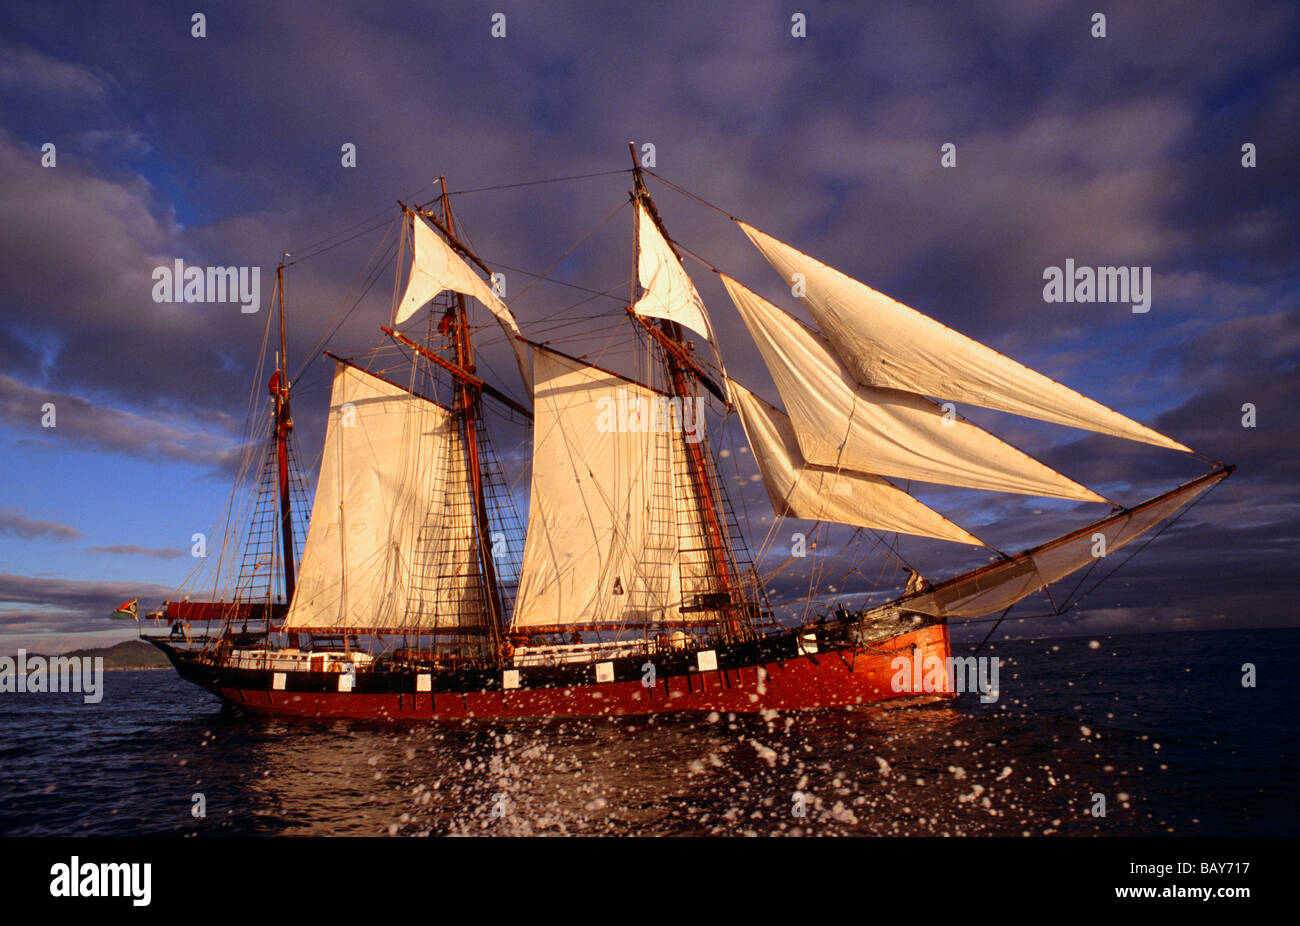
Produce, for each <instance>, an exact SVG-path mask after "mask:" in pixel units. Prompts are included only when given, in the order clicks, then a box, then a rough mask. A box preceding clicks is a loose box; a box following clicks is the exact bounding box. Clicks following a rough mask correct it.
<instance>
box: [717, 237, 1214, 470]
mask: <svg viewBox="0 0 1300 926" xmlns="http://www.w3.org/2000/svg"><path fill="white" fill-rule="evenodd" d="M738 224H739V225H740V227H741V229H742V230H743V231H744V232H745V234H746V235H747V236H749V239H750V241H752V242H753V243H754V246H755V247H757V248H758V250H759V252H760V253H762V255H763V256H764V257H765V258H767V260H768V262H769V263H771V265H772V266H773V267H774V268H776V271H777V272H778V273H780V274H781V276H782V277H783V278H784V279H785V280H786V282H787V284H790V285H791V286H792V288H794V291H795V292H796V293H802V295H801V296H800V298H801V299H802V300H803V303H804V305H806V306H807V307H808V311H809V312H810V313H811V314H812V316H813V318H814V319H815V320H816V322H817V327H818V328H819V329H820V330H821V332H822V333H823V334H825V336H826V338H827V340H828V341H829V342H830V344H831V346H832V347H833V348H834V350H835V353H836V355H837V356H838V358H839V359H840V361H841V362H842V363H843V364H844V365H845V367H846V368H847V369H848V370H849V371H850V372H851V373H852V374H853V376H854V378H855V379H856V380H857V382H859V383H861V384H862V385H864V386H876V387H882V388H886V389H902V390H906V391H908V392H913V393H917V394H919V395H924V396H932V397H934V398H938V399H949V400H952V401H954V402H969V403H970V404H972V405H979V406H982V407H985V408H995V409H1000V410H1001V411H1006V412H1013V413H1015V414H1017V415H1024V416H1026V417H1029V418H1038V419H1041V420H1043V421H1051V422H1055V423H1057V424H1064V425H1069V426H1071V427H1075V428H1083V429H1085V430H1089V431H1096V432H1099V433H1102V434H1110V435H1113V436H1115V437H1124V438H1128V439H1129V440H1135V441H1142V442H1144V443H1148V444H1154V445H1156V446H1158V447H1167V448H1170V449H1173V450H1182V451H1188V448H1187V447H1185V446H1183V445H1182V444H1180V443H1178V442H1177V441H1175V440H1173V439H1171V438H1169V437H1166V436H1165V435H1163V434H1161V433H1159V432H1158V431H1154V430H1152V429H1151V428H1148V427H1146V426H1144V425H1141V424H1138V423H1137V422H1136V421H1133V420H1132V419H1130V418H1126V417H1125V416H1123V415H1121V414H1119V413H1118V412H1115V411H1112V410H1111V409H1109V408H1106V407H1105V406H1104V405H1102V404H1100V403H1098V402H1095V401H1093V400H1092V399H1090V398H1088V397H1087V396H1084V395H1081V394H1080V393H1078V392H1075V391H1074V390H1073V389H1070V388H1068V387H1066V386H1063V385H1061V384H1060V383H1058V382H1056V381H1055V380H1052V379H1050V378H1048V377H1046V376H1044V375H1043V374H1041V373H1039V372H1037V371H1035V370H1031V369H1030V368H1029V367H1027V366H1024V365H1023V364H1020V363H1017V362H1016V361H1015V360H1012V359H1011V358H1010V357H1007V356H1005V355H1003V354H1000V353H998V352H997V351H995V350H993V349H992V348H991V347H987V346H985V345H983V344H981V343H980V342H978V341H975V340H972V339H971V338H968V337H966V336H965V335H964V334H960V333H959V332H957V331H954V330H953V329H951V328H949V327H947V326H946V325H943V324H941V323H939V322H937V321H935V320H934V319H932V318H930V317H929V316H927V315H923V314H921V313H920V312H918V311H916V310H915V309H913V308H910V307H909V306H906V305H903V304H902V303H900V302H896V301H894V300H893V299H891V298H889V297H888V296H886V295H884V294H883V293H879V292H877V291H876V290H874V289H872V288H871V287H869V286H867V285H865V284H863V283H859V282H858V281H857V280H855V279H853V278H852V277H849V276H846V275H845V274H843V273H841V272H840V271H838V270H836V269H835V268H834V267H828V266H827V265H826V264H823V263H821V262H820V261H818V260H815V259H813V258H812V257H809V256H808V255H807V254H804V253H803V252H802V251H798V250H796V249H795V248H792V247H790V245H788V244H785V243H783V242H781V241H778V240H777V239H775V238H773V237H771V236H770V235H766V234H764V233H763V232H761V231H759V230H758V229H756V228H752V227H751V226H749V225H746V224H745V223H744V222H739V221H738ZM795 284H801V285H800V286H796V285H795ZM1189 452H1190V451H1189Z"/></svg>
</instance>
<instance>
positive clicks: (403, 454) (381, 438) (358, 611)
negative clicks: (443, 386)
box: [285, 363, 482, 629]
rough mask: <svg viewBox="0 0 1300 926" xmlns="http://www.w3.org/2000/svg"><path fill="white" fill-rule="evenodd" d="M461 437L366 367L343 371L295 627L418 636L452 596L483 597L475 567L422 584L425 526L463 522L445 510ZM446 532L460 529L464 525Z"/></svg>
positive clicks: (430, 406) (468, 534)
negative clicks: (451, 458)
mask: <svg viewBox="0 0 1300 926" xmlns="http://www.w3.org/2000/svg"><path fill="white" fill-rule="evenodd" d="M455 440H456V427H455V420H454V418H453V416H452V414H451V412H449V411H448V410H446V409H444V408H442V407H441V406H438V405H435V404H434V403H432V402H430V401H428V400H427V399H424V398H420V397H418V396H415V395H412V394H411V393H409V392H407V391H406V390H404V389H401V388H400V387H398V386H394V385H392V384H391V383H387V382H385V381H383V380H381V379H379V378H377V377H375V376H371V375H370V374H368V373H366V372H365V371H363V370H359V369H357V368H355V367H352V366H349V365H347V364H343V363H340V364H338V365H337V367H336V368H335V371H334V390H333V394H332V396H331V399H330V417H329V424H328V427H327V429H326V433H325V449H324V451H323V453H322V457H321V469H320V479H319V481H318V483H317V486H316V500H315V503H314V504H313V506H312V516H311V523H310V527H309V529H308V531H307V542H306V545H305V547H304V548H303V555H302V567H301V569H300V570H299V575H300V579H299V582H298V586H297V589H296V590H295V592H294V596H293V601H292V602H291V603H290V606H289V613H288V616H287V618H286V621H285V623H286V626H288V627H289V628H343V627H351V628H386V629H397V628H402V629H414V628H416V627H417V626H421V624H423V625H424V626H429V624H430V616H431V615H433V614H434V613H435V612H437V611H438V610H439V609H440V608H441V609H442V610H444V611H445V610H446V607H447V603H448V599H452V600H453V603H454V604H457V605H459V604H461V603H462V602H461V601H455V599H462V600H463V599H468V598H481V597H482V591H481V583H480V580H479V577H478V573H477V568H476V567H474V568H463V569H462V570H461V574H460V575H459V576H456V575H451V576H447V577H445V578H444V579H441V580H440V582H439V583H438V584H437V587H432V588H423V587H421V586H423V585H424V584H425V583H423V582H421V581H419V578H420V577H419V575H418V573H419V572H420V571H421V565H420V564H419V563H418V562H417V555H418V546H419V539H420V530H421V527H422V526H423V525H425V524H427V523H432V524H440V523H443V522H447V521H450V520H455V516H454V511H455V510H456V509H451V510H450V511H446V512H445V511H444V510H443V509H444V500H445V495H446V484H445V482H444V478H445V477H444V473H445V470H446V468H447V463H446V460H447V455H448V452H449V451H450V450H451V449H453V442H454V441H455ZM458 508H459V509H460V510H468V508H469V506H467V505H465V506H458ZM444 515H445V517H444ZM460 520H461V521H464V522H465V523H463V524H461V525H459V533H460V535H461V536H462V537H463V538H464V542H465V543H472V542H473V539H472V538H473V526H472V524H470V523H468V516H467V515H465V516H460ZM443 526H444V528H445V529H447V530H452V531H453V532H455V531H456V525H455V524H451V523H444V524H443ZM468 560H472V557H469V556H466V557H463V558H462V560H461V561H462V562H465V561H468ZM471 610H472V608H471Z"/></svg>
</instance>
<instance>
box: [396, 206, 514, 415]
mask: <svg viewBox="0 0 1300 926" xmlns="http://www.w3.org/2000/svg"><path fill="white" fill-rule="evenodd" d="M411 228H412V236H411V241H412V251H413V253H412V255H411V274H410V277H409V278H408V279H407V281H406V292H405V293H404V294H403V295H402V299H401V301H400V302H398V304H397V311H396V313H395V314H394V315H393V326H394V327H396V326H398V325H400V324H402V322H404V321H406V320H407V319H408V318H410V317H411V316H412V315H414V314H415V313H416V312H417V311H418V310H419V309H421V308H422V307H423V306H424V305H425V304H426V303H428V301H429V300H430V299H432V298H433V297H434V296H436V295H438V293H440V292H443V291H444V290H448V289H449V290H451V291H452V292H456V293H461V294H463V295H466V296H471V297H473V298H474V299H477V300H478V301H479V302H481V303H482V304H483V305H484V306H485V307H486V308H487V310H488V311H489V312H491V313H492V314H493V315H494V316H495V317H496V320H497V322H498V323H500V325H501V328H502V330H503V331H505V333H506V340H507V341H509V342H510V349H511V350H513V351H514V352H515V362H516V363H517V364H518V365H519V375H520V376H521V377H523V380H524V385H525V386H527V387H528V388H529V389H531V388H532V385H531V383H530V381H529V377H528V357H527V355H526V353H525V351H524V343H523V342H522V341H521V340H520V333H519V323H518V322H516V321H515V313H514V312H511V311H510V307H509V306H508V305H506V304H505V303H504V302H502V301H501V298H500V297H499V296H498V295H497V294H496V293H494V292H493V291H492V288H491V287H490V286H488V285H487V283H485V282H483V279H482V277H480V276H479V275H478V274H477V273H475V272H474V271H473V270H472V269H471V268H470V266H469V264H467V263H466V262H465V261H464V260H462V259H461V257H460V255H459V254H457V253H456V252H455V251H454V250H453V249H452V247H451V245H449V244H447V242H445V241H443V240H442V237H441V236H440V235H438V234H437V233H436V232H434V230H433V229H432V228H430V227H429V226H428V224H427V223H426V222H425V221H424V220H423V219H421V218H420V217H419V216H416V215H412V216H411Z"/></svg>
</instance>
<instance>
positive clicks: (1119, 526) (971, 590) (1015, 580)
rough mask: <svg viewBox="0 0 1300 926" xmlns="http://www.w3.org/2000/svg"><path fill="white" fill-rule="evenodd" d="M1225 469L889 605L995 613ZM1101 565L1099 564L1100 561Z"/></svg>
mask: <svg viewBox="0 0 1300 926" xmlns="http://www.w3.org/2000/svg"><path fill="white" fill-rule="evenodd" d="M1231 472H1232V468H1231V467H1222V468H1220V469H1217V470H1215V471H1214V472H1212V473H1207V474H1206V475H1204V476H1201V477H1200V478H1198V479H1194V480H1192V481H1191V482H1189V483H1187V484H1185V485H1182V486H1179V487H1178V488H1176V489H1173V490H1172V491H1169V492H1166V493H1165V494H1164V495H1160V496H1157V497H1156V498H1153V499H1151V500H1150V501H1148V502H1144V503H1143V504H1141V505H1138V506H1136V507H1134V508H1131V509H1129V510H1127V511H1121V512H1118V513H1116V514H1113V515H1110V516H1109V517H1106V518H1102V519H1101V520H1100V521H1097V522H1096V523H1094V524H1090V525H1088V526H1087V527H1081V528H1079V529H1078V530H1076V531H1071V532H1070V533H1068V534H1066V535H1065V536H1063V537H1058V538H1057V539H1056V540H1050V541H1048V542H1047V543H1044V544H1040V545H1039V546H1036V547H1033V548H1031V549H1029V550H1025V551H1024V552H1022V553H1017V554H1016V555H1014V556H1011V557H1009V558H1008V559H1006V560H1003V561H1001V562H997V563H991V564H989V565H987V566H982V567H980V568H979V569H975V570H973V571H971V572H968V573H965V574H963V575H960V576H955V577H954V578H952V579H949V580H948V581H946V582H941V583H939V584H938V585H935V586H934V587H933V588H930V589H927V590H925V591H922V592H919V593H917V594H914V595H912V596H909V597H905V598H902V599H900V600H899V601H897V602H895V604H897V605H898V606H899V607H901V608H903V609H905V610H908V611H916V612H919V613H922V614H931V615H934V616H936V617H966V618H970V617H982V616H983V615H986V614H996V613H997V612H999V611H1002V610H1004V609H1006V608H1009V607H1010V606H1011V605H1013V604H1015V603H1016V602H1017V601H1020V600H1021V599H1022V598H1026V597H1028V596H1029V595H1032V594H1033V593H1034V592H1036V591H1038V590H1039V589H1041V588H1044V587H1045V586H1047V585H1050V584H1051V583H1053V582H1055V581H1057V580H1058V579H1062V578H1064V577H1065V576H1068V575H1069V574H1070V573H1072V572H1074V571H1076V570H1078V569H1080V568H1082V567H1084V566H1086V565H1089V564H1091V563H1095V562H1097V561H1098V559H1104V557H1106V556H1110V555H1111V554H1112V553H1114V552H1115V551H1116V550H1118V549H1120V548H1121V547H1123V546H1126V545H1127V544H1129V543H1131V542H1133V541H1134V540H1136V539H1137V538H1139V537H1141V536H1142V535H1143V534H1145V533H1146V532H1147V531H1149V530H1150V529H1151V528H1153V527H1155V526H1156V525H1157V524H1160V523H1161V522H1163V521H1164V520H1166V519H1167V518H1169V517H1171V516H1173V515H1174V514H1175V513H1176V512H1177V511H1178V510H1179V509H1180V508H1182V507H1183V506H1184V505H1186V504H1187V503H1188V502H1190V501H1192V499H1194V498H1195V497H1196V496H1197V495H1199V494H1200V493H1201V492H1203V491H1205V490H1207V489H1209V488H1210V487H1211V486H1213V485H1215V484H1216V483H1218V482H1220V481H1222V480H1223V479H1226V478H1227V477H1228V475H1229V474H1230V473H1231ZM1101 565H1102V567H1103V568H1104V567H1105V563H1104V562H1103V563H1102V564H1101Z"/></svg>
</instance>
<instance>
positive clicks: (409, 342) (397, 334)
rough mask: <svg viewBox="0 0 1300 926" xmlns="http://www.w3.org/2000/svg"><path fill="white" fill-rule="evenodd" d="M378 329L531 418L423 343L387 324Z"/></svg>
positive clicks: (515, 403) (520, 408) (515, 404)
mask: <svg viewBox="0 0 1300 926" xmlns="http://www.w3.org/2000/svg"><path fill="white" fill-rule="evenodd" d="M379 330H380V331H382V332H383V333H384V334H386V335H388V336H389V337H390V338H392V339H393V340H395V341H401V342H402V343H403V344H405V345H406V346H407V347H409V348H411V350H413V351H415V352H416V353H418V354H419V355H420V356H422V357H424V358H425V359H426V360H432V361H433V362H434V363H436V364H438V366H440V367H442V368H443V369H444V370H446V371H447V372H448V373H450V374H451V375H452V376H454V377H456V378H457V379H458V380H460V381H461V382H463V383H467V384H468V385H470V386H473V387H474V388H475V389H479V390H481V391H482V392H484V393H486V394H487V395H490V396H491V397H492V398H494V399H496V400H497V401H498V402H500V403H502V404H503V405H506V406H508V407H509V408H511V409H513V410H514V411H516V412H518V413H519V414H521V415H523V416H524V417H525V418H527V419H528V420H529V421H532V420H533V413H532V412H530V411H529V410H528V409H526V408H524V407H523V406H522V405H520V404H519V403H518V402H516V401H515V400H514V399H512V398H510V396H508V395H506V394H505V393H504V392H502V391H501V390H500V389H497V388H496V387H495V386H493V385H492V384H491V383H488V382H485V381H483V380H481V379H479V378H478V377H477V376H475V375H474V374H473V373H470V372H468V371H466V370H462V369H461V368H460V367H458V366H456V364H454V363H451V362H450V361H447V360H444V359H442V358H441V357H439V356H438V355H437V354H435V353H434V352H433V351H431V350H429V349H428V348H427V347H425V346H424V345H422V344H417V343H416V342H415V341H412V340H411V339H410V338H408V337H407V336H406V335H404V334H402V333H400V332H397V331H394V330H393V329H392V328H389V327H388V326H387V325H380V326H379Z"/></svg>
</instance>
